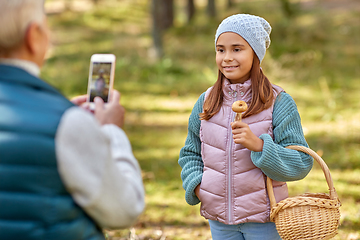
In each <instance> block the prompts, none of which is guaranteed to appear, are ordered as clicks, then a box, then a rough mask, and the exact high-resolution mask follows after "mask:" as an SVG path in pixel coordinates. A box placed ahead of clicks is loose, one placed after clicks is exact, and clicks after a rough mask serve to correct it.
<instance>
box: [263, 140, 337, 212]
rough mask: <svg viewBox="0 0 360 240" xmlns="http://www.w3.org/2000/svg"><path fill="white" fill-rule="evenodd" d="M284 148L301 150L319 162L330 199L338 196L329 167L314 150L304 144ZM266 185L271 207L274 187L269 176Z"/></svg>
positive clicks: (273, 201) (273, 203) (272, 205)
mask: <svg viewBox="0 0 360 240" xmlns="http://www.w3.org/2000/svg"><path fill="white" fill-rule="evenodd" d="M286 148H288V149H293V150H297V151H301V152H304V153H307V154H309V155H310V156H312V157H313V158H314V159H315V160H316V161H317V162H318V163H319V164H320V167H321V169H322V170H323V172H324V175H325V179H326V182H327V184H328V186H329V192H330V199H331V200H335V199H337V198H338V196H337V193H336V190H335V187H334V183H333V181H332V178H331V175H330V171H329V168H328V166H327V165H326V163H325V161H324V160H323V159H322V158H321V157H320V156H319V155H318V154H317V153H316V152H314V151H313V150H311V149H310V148H307V147H304V146H297V145H292V146H287V147H286ZM266 185H267V190H268V194H269V200H270V206H271V208H273V207H275V205H276V200H275V195H274V189H273V185H272V179H271V178H269V177H267V179H266Z"/></svg>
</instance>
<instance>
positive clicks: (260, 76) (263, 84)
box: [199, 55, 274, 120]
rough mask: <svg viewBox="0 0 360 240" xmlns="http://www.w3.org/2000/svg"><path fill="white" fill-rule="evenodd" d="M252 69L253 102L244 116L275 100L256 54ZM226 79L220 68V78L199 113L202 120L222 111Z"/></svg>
mask: <svg viewBox="0 0 360 240" xmlns="http://www.w3.org/2000/svg"><path fill="white" fill-rule="evenodd" d="M250 71H251V72H250V78H251V102H250V105H249V107H248V110H247V111H246V112H245V113H244V114H243V118H245V117H249V116H251V115H254V114H257V113H259V112H261V111H263V110H265V109H268V108H269V107H271V105H272V103H273V100H274V92H273V87H272V85H271V83H270V81H269V79H268V78H267V77H266V76H265V75H264V73H263V71H262V69H261V68H260V61H259V59H258V58H257V57H256V55H254V59H253V65H252V68H251V70H250ZM224 79H225V76H224V74H223V73H222V72H221V71H220V70H219V74H218V79H217V81H216V82H215V84H214V86H213V88H212V89H211V91H210V93H209V96H207V98H206V100H205V102H204V107H203V109H204V110H203V112H202V113H200V114H199V116H200V120H209V119H210V118H212V117H213V116H214V115H215V114H217V113H218V112H219V111H220V109H221V106H222V103H223V99H224V92H223V81H224Z"/></svg>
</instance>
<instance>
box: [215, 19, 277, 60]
mask: <svg viewBox="0 0 360 240" xmlns="http://www.w3.org/2000/svg"><path fill="white" fill-rule="evenodd" d="M225 32H233V33H237V34H239V35H240V36H241V37H243V38H244V39H245V40H246V41H247V42H248V43H249V45H250V46H251V47H252V49H253V50H254V52H255V53H256V55H257V57H258V58H259V60H260V62H261V61H262V60H263V59H264V56H265V52H266V49H267V48H268V47H269V46H270V32H271V26H270V24H269V23H268V22H267V21H266V20H265V19H263V18H262V17H258V16H254V15H249V14H236V15H232V16H230V17H227V18H225V19H224V20H223V21H222V22H221V23H220V25H219V27H218V29H217V30H216V34H215V45H216V42H217V40H218V38H219V36H220V35H221V34H222V33H225Z"/></svg>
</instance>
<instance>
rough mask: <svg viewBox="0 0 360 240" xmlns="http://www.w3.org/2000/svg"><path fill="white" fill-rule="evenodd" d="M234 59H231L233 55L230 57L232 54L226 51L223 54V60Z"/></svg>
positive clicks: (229, 60)
mask: <svg viewBox="0 0 360 240" xmlns="http://www.w3.org/2000/svg"><path fill="white" fill-rule="evenodd" d="M233 60H234V59H233V57H232V54H231V53H229V52H227V53H226V54H225V57H224V62H231V61H233Z"/></svg>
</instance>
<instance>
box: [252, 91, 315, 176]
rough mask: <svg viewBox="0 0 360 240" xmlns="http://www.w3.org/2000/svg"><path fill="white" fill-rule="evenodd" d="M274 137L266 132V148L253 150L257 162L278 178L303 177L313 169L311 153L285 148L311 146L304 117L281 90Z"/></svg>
mask: <svg viewBox="0 0 360 240" xmlns="http://www.w3.org/2000/svg"><path fill="white" fill-rule="evenodd" d="M273 133H274V140H273V139H272V137H271V136H270V135H268V134H262V135H261V136H260V139H262V140H263V141H264V147H263V151H262V152H251V159H252V161H253V163H254V164H255V166H257V167H258V168H260V169H261V170H262V171H263V172H264V173H265V174H266V175H267V176H269V177H270V178H271V179H274V180H276V181H283V182H286V181H296V180H300V179H303V178H304V177H305V176H306V175H307V174H308V173H309V171H310V170H311V168H312V165H313V159H312V157H310V156H309V155H308V154H305V153H303V152H299V151H296V150H291V149H287V148H285V147H286V146H289V145H301V146H305V147H308V144H307V142H306V140H305V137H304V133H303V130H302V126H301V119H300V115H299V112H298V110H297V106H296V104H295V101H294V100H293V98H292V97H291V96H290V95H289V94H287V93H284V92H282V93H280V94H279V95H278V97H277V99H276V101H275V104H274V110H273Z"/></svg>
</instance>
